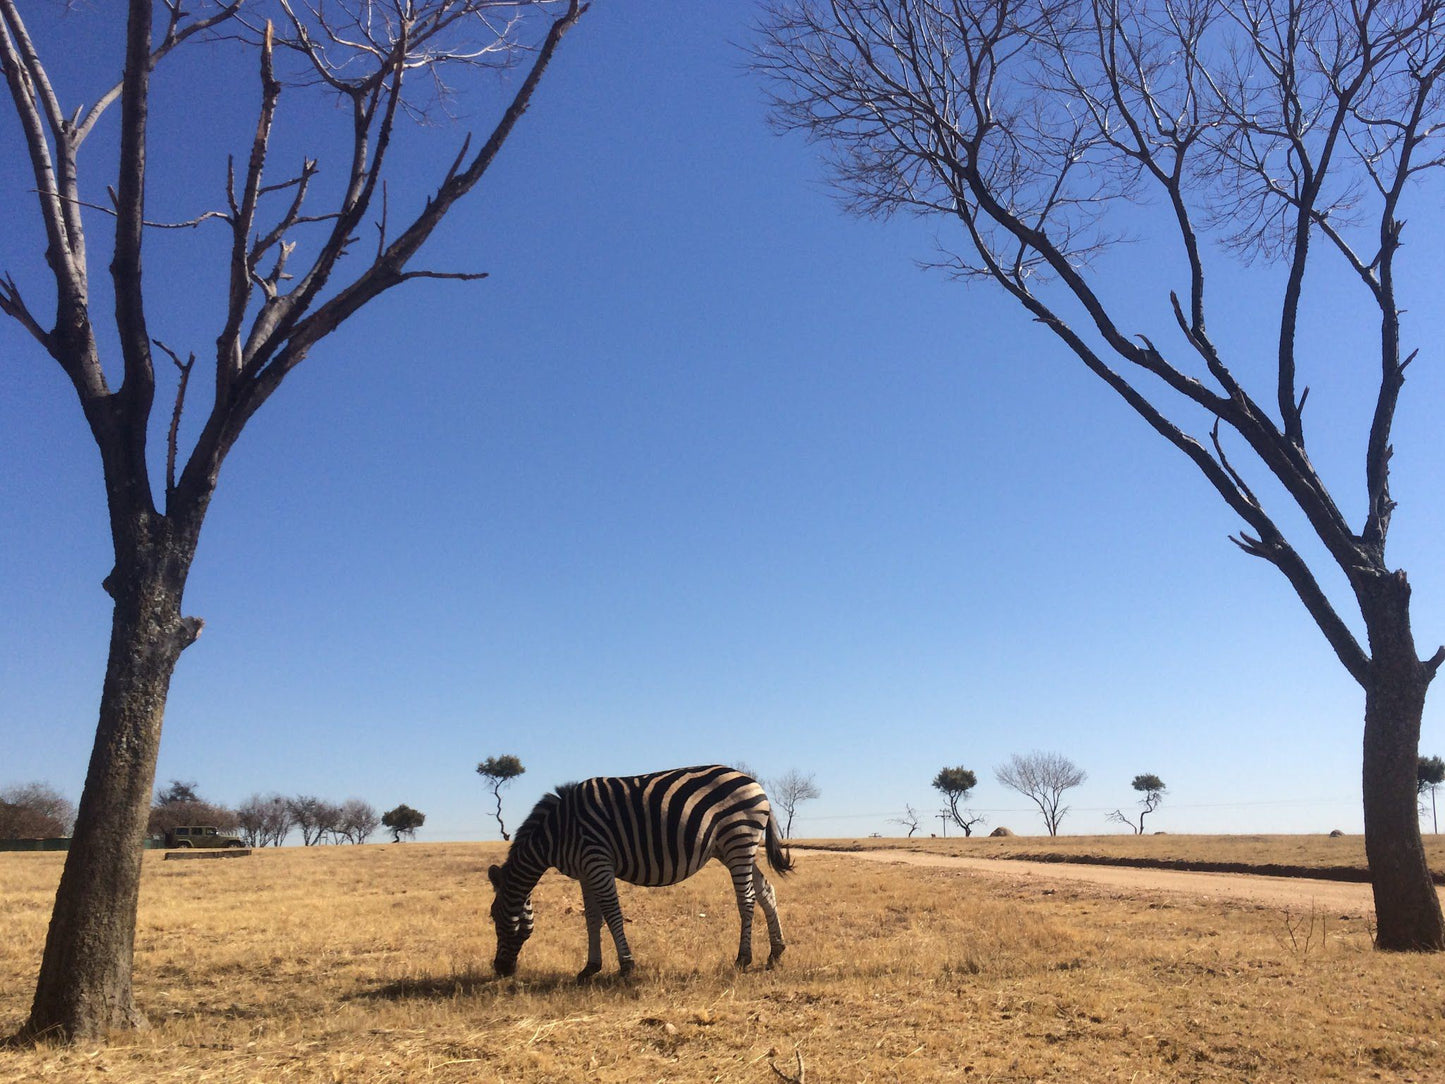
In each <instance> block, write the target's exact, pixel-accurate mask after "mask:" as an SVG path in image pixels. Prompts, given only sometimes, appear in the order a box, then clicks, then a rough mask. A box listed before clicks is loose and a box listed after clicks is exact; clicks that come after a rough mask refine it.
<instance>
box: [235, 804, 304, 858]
mask: <svg viewBox="0 0 1445 1084" xmlns="http://www.w3.org/2000/svg"><path fill="white" fill-rule="evenodd" d="M236 821H237V824H238V826H239V827H240V829H241V832H242V834H243V835H244V836H245V839H246V845H247V846H249V847H279V846H281V843H282V841H284V840H285V838H286V837H287V836H288V835H290V834H291V829H292V828H294V827H296V822H295V820H294V819H293V818H292V816H291V803H290V802H289V801H287V800H286V799H285V798H283V797H282V796H281V795H279V794H272V795H269V796H268V797H265V798H263V797H261V795H259V794H253V795H251V797H249V798H247V799H246V800H245V801H244V802H242V803H241V805H240V808H238V809H237V810H236Z"/></svg>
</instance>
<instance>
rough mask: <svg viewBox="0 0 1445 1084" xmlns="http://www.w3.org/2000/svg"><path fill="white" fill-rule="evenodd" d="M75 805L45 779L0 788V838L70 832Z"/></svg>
mask: <svg viewBox="0 0 1445 1084" xmlns="http://www.w3.org/2000/svg"><path fill="white" fill-rule="evenodd" d="M74 823H75V805H74V803H73V802H71V800H70V799H69V798H67V797H65V795H63V794H61V793H60V792H59V791H58V790H56V789H55V788H53V787H51V786H49V785H48V784H45V783H21V784H17V785H15V786H9V787H6V788H5V789H3V790H0V839H55V838H57V837H62V836H68V835H70V829H71V826H72V825H73V824H74Z"/></svg>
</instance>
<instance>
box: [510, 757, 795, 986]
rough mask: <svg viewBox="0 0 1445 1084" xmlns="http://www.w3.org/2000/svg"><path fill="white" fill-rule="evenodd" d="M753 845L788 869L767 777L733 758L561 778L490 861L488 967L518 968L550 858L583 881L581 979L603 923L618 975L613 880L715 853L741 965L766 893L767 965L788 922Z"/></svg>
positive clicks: (779, 949) (598, 964)
mask: <svg viewBox="0 0 1445 1084" xmlns="http://www.w3.org/2000/svg"><path fill="white" fill-rule="evenodd" d="M759 847H762V848H763V849H764V852H765V853H766V855H767V859H768V863H769V864H770V865H771V866H772V867H773V869H775V870H777V871H778V872H779V873H787V872H788V871H789V870H790V869H792V868H793V867H792V862H791V860H790V859H789V858H788V855H787V854H786V852H785V851H784V850H783V848H782V846H781V844H780V843H779V840H778V830H777V824H776V822H775V821H774V819H773V815H772V809H771V807H770V806H769V805H768V798H767V795H766V794H764V793H763V788H762V787H761V786H759V785H758V783H757V781H756V780H754V779H753V778H751V777H750V776H748V775H746V774H744V773H743V772H740V771H737V770H736V769H733V768H726V767H723V766H721V765H711V766H707V767H700V768H677V769H674V770H672V771H666V772H653V773H651V774H650V775H630V776H598V777H596V778H594V779H585V780H583V781H582V782H581V783H569V784H567V785H565V786H561V787H558V788H557V792H556V793H555V794H548V795H546V796H545V797H544V798H543V799H542V800H541V801H540V802H538V803H537V805H536V808H534V809H533V810H532V812H531V813H530V814H529V815H528V817H527V819H526V821H525V822H523V824H522V826H521V827H520V828H519V829H517V834H516V837H515V839H514V840H513V841H512V849H511V851H510V852H509V853H508V855H507V861H506V862H505V864H503V865H501V866H493V867H492V868H491V869H490V870H489V871H488V874H489V876H490V877H491V881H492V887H493V888H494V889H495V890H496V898H495V899H494V900H493V902H492V921H493V922H495V923H496V927H497V956H496V960H495V961H494V964H493V966H494V967H495V968H496V970H497V973H498V974H500V975H510V974H512V972H513V971H515V970H516V967H517V954H518V953H519V952H520V951H521V949H522V944H523V943H524V942H525V941H526V940H527V938H528V937H530V936H531V934H532V889H533V888H534V887H535V886H536V884H537V882H538V880H540V879H541V877H542V874H543V873H545V872H546V871H547V870H548V869H549V868H553V867H555V868H556V869H558V870H560V871H561V872H563V873H565V874H567V876H569V877H575V878H577V880H578V881H579V882H581V884H582V904H583V909H584V911H585V912H586V916H587V966H586V967H585V968H583V970H582V973H581V974H579V975H578V976H577V977H578V979H579V980H581V979H586V978H589V977H590V976H592V975H595V974H596V973H597V972H598V971H600V970H601V969H602V924H603V923H604V922H605V923H606V924H607V928H608V929H609V930H610V931H611V933H612V940H613V942H614V943H615V944H616V946H617V962H618V967H619V969H620V970H621V972H622V973H623V974H624V975H625V974H626V973H627V972H629V971H631V970H632V967H633V960H632V951H631V950H630V949H629V948H628V947H627V937H626V935H625V934H624V932H623V929H622V908H621V906H620V905H619V904H618V902H617V881H618V880H619V879H620V880H623V881H628V882H630V883H631V884H638V885H670V884H676V883H677V882H678V881H682V880H685V879H686V878H688V877H691V876H692V875H693V874H694V873H696V872H697V871H698V870H700V869H701V868H702V867H703V866H704V865H706V864H707V862H708V861H709V860H710V859H713V858H716V859H718V860H719V861H720V862H722V863H723V865H725V866H727V868H728V872H729V873H730V874H731V875H732V881H733V891H734V893H735V894H736V895H737V903H738V914H739V916H740V917H741V919H742V931H741V937H740V939H739V942H738V956H737V964H738V966H739V967H744V968H745V967H747V966H748V965H749V964H750V963H751V962H752V957H753V949H752V930H753V908H754V906H755V904H761V905H762V908H763V915H764V917H765V918H766V919H767V923H768V940H769V943H770V945H771V952H770V953H769V955H768V966H769V967H772V966H773V963H774V962H775V961H776V960H777V958H778V957H779V956H781V955H782V953H783V948H784V944H783V931H782V928H781V926H779V924H778V908H777V903H776V900H775V897H774V895H773V887H772V885H770V884H768V881H767V878H765V877H764V876H763V872H762V869H761V867H760V866H759V864H758V861H757V859H758V849H759Z"/></svg>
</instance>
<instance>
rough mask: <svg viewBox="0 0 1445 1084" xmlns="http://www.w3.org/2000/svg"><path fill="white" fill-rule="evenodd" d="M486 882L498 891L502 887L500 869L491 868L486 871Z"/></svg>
mask: <svg viewBox="0 0 1445 1084" xmlns="http://www.w3.org/2000/svg"><path fill="white" fill-rule="evenodd" d="M487 880H489V881H491V882H492V887H493V888H497V889H500V888H501V887H502V867H501V866H492V867H491V868H490V869H489V870H487Z"/></svg>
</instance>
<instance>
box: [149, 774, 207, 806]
mask: <svg viewBox="0 0 1445 1084" xmlns="http://www.w3.org/2000/svg"><path fill="white" fill-rule="evenodd" d="M200 800H201V799H200V797H199V796H198V795H197V794H196V784H195V781H194V780H192V781H191V782H189V783H187V782H184V781H183V780H180V779H172V780H171V782H170V785H169V786H168V787H166V788H165V790H158V791H156V802H155V804H156V805H179V804H181V803H182V802H199V801H200Z"/></svg>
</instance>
